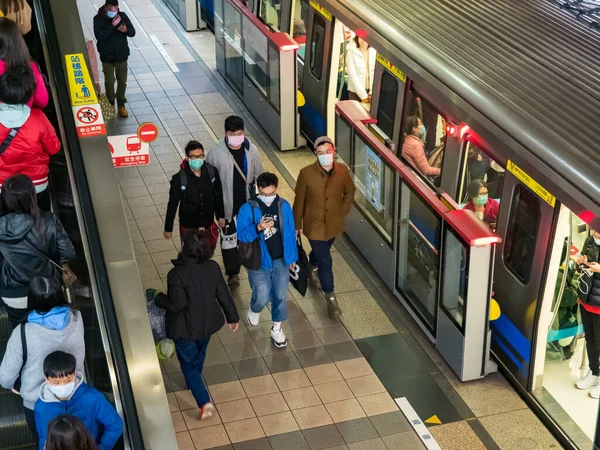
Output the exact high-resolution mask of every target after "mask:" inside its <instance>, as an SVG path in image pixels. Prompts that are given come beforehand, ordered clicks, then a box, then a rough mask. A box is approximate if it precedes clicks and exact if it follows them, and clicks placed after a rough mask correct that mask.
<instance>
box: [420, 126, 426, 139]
mask: <svg viewBox="0 0 600 450" xmlns="http://www.w3.org/2000/svg"><path fill="white" fill-rule="evenodd" d="M425 133H427V129H426V128H425V125H423V126H422V127H421V131H419V137H420V138H421V139H423V138H424V137H425Z"/></svg>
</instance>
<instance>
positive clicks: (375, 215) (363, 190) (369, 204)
mask: <svg viewBox="0 0 600 450" xmlns="http://www.w3.org/2000/svg"><path fill="white" fill-rule="evenodd" d="M350 169H351V172H352V175H353V176H352V178H353V180H354V184H355V185H356V195H355V197H354V202H355V204H356V206H357V207H358V209H359V210H360V211H361V212H362V213H363V214H365V215H366V216H367V217H368V218H369V221H370V222H371V224H373V225H375V226H376V227H377V229H378V231H379V233H380V234H382V235H383V237H384V238H385V239H386V240H387V241H388V243H389V244H391V243H392V230H393V220H394V174H395V171H394V170H393V169H392V166H390V165H389V164H388V162H387V161H385V160H383V159H382V158H381V157H380V156H379V154H378V153H377V152H375V151H374V150H373V149H371V148H370V147H369V146H368V145H367V144H366V142H365V141H364V140H363V139H362V137H360V136H355V139H354V158H353V162H352V166H351V167H350Z"/></svg>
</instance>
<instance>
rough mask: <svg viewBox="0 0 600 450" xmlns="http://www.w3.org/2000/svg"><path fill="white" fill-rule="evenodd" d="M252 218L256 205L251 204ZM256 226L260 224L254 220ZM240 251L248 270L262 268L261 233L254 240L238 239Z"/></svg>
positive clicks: (241, 259) (243, 263)
mask: <svg viewBox="0 0 600 450" xmlns="http://www.w3.org/2000/svg"><path fill="white" fill-rule="evenodd" d="M250 211H251V214H252V218H254V207H253V206H252V205H250ZM252 223H253V224H254V226H256V225H258V224H257V223H256V222H254V220H252ZM238 253H239V254H240V261H241V263H242V265H243V266H244V267H245V268H246V269H248V270H260V267H261V265H262V250H261V248H260V234H259V235H258V237H257V238H256V239H254V240H253V241H252V242H240V241H239V240H238Z"/></svg>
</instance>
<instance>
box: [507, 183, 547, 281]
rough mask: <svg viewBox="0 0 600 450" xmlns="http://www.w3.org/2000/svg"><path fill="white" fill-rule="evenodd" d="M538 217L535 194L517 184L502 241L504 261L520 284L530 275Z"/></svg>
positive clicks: (538, 209)
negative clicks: (504, 237)
mask: <svg viewBox="0 0 600 450" xmlns="http://www.w3.org/2000/svg"><path fill="white" fill-rule="evenodd" d="M540 217H541V208H540V202H539V200H538V198H537V197H536V196H535V194H533V193H532V192H531V191H529V190H528V189H527V188H526V187H524V186H522V185H520V184H519V185H517V186H516V188H515V190H514V191H513V198H512V209H511V212H510V218H509V220H508V227H507V232H506V241H505V243H504V263H505V264H506V267H508V269H509V270H510V271H511V272H512V273H513V274H514V275H515V276H516V277H517V278H518V279H519V280H521V282H522V283H524V284H527V283H528V282H529V278H530V276H531V269H532V267H533V257H534V254H535V242H536V240H537V234H538V228H539V222H540Z"/></svg>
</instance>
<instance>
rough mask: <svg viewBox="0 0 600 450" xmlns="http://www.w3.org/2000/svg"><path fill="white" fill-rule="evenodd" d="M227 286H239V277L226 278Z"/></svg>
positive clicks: (230, 276)
mask: <svg viewBox="0 0 600 450" xmlns="http://www.w3.org/2000/svg"><path fill="white" fill-rule="evenodd" d="M227 284H228V285H229V286H230V287H231V286H237V285H239V284H240V276H239V275H229V277H228V278H227Z"/></svg>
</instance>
